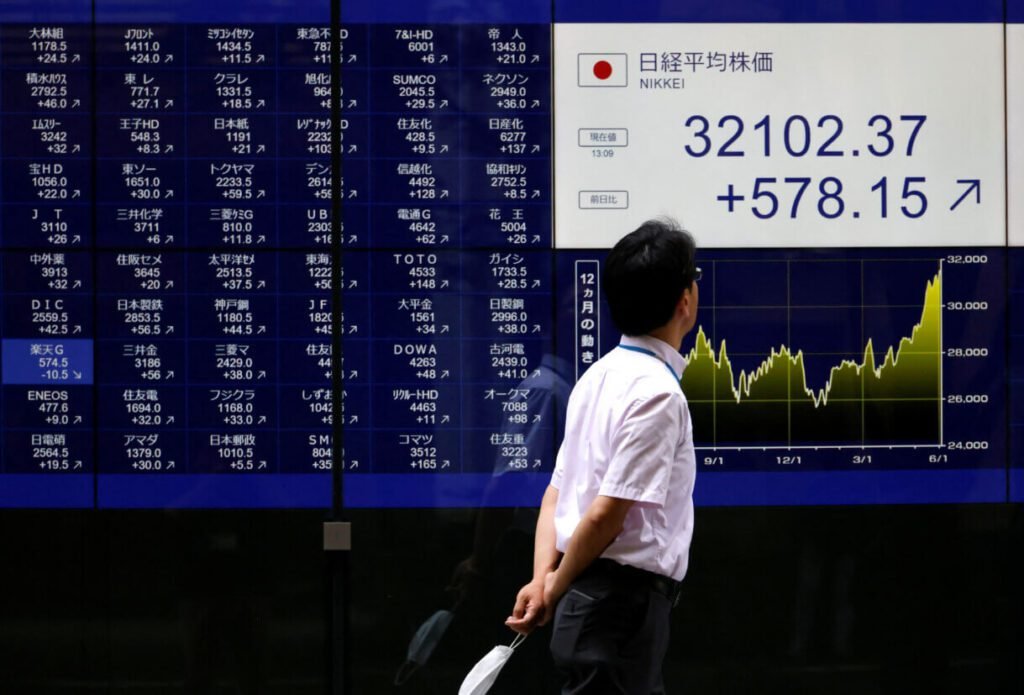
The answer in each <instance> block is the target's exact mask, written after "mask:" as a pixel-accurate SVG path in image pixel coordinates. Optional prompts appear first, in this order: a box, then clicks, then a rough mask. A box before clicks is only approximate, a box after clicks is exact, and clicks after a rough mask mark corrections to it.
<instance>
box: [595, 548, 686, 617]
mask: <svg viewBox="0 0 1024 695" xmlns="http://www.w3.org/2000/svg"><path fill="white" fill-rule="evenodd" d="M590 574H601V575H605V576H612V577H616V578H621V579H625V580H627V581H630V582H636V583H637V584H638V585H640V586H645V587H647V588H649V589H651V590H652V591H656V592H658V593H659V594H661V595H662V596H664V597H665V598H667V599H668V600H669V602H671V604H672V606H673V607H675V606H677V605H679V594H680V593H681V589H682V586H683V583H682V582H677V581H676V580H675V579H672V578H670V577H666V576H665V575H663V574H657V573H656V572H650V571H648V570H644V569H640V568H639V567H633V566H632V565H622V564H619V563H618V562H615V560H609V559H608V558H604V557H599V558H598V559H596V560H594V562H592V563H591V564H590V567H588V568H587V569H586V570H584V572H583V574H582V575H580V576H581V577H585V576H587V575H590Z"/></svg>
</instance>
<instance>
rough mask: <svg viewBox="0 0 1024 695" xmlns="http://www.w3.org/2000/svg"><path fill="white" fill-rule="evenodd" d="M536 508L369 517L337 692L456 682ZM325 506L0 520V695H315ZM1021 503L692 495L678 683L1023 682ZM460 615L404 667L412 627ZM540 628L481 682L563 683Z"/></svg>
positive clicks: (326, 655) (526, 566) (935, 687)
mask: <svg viewBox="0 0 1024 695" xmlns="http://www.w3.org/2000/svg"><path fill="white" fill-rule="evenodd" d="M533 515H534V512H533V511H532V510H509V509H500V510H486V511H484V512H482V513H481V512H477V511H474V510H386V511H383V510H382V511H359V512H357V513H356V512H353V513H352V514H351V516H350V518H351V520H352V521H353V523H354V537H355V540H354V550H353V552H352V553H351V555H350V565H351V573H350V587H349V588H350V591H349V594H348V596H347V597H346V599H345V600H344V601H343V602H342V603H341V606H342V607H344V608H346V609H347V610H348V615H349V624H350V632H349V635H350V641H349V645H350V651H349V654H348V658H347V660H346V666H347V669H348V673H349V677H350V680H351V688H350V690H349V691H348V692H351V693H357V694H358V695H375V694H376V693H403V692H404V693H426V694H430V693H454V692H456V691H457V689H458V685H459V683H460V682H461V679H462V677H463V675H464V674H465V673H466V671H468V670H469V668H470V667H471V666H472V664H473V663H474V662H475V661H476V660H477V659H478V658H480V657H481V656H483V654H484V653H485V652H486V651H488V650H489V649H490V648H491V647H492V646H494V645H495V644H497V643H500V642H505V643H507V642H508V641H509V639H510V637H511V633H508V632H507V631H506V630H505V629H504V628H503V626H502V625H501V623H502V620H503V619H504V617H505V616H506V615H507V613H508V612H509V610H510V609H511V605H512V601H513V598H514V595H515V592H516V590H517V589H518V588H519V586H520V584H521V583H523V582H524V581H526V580H527V579H528V578H529V577H528V575H529V573H530V571H531V570H530V567H531V552H532V550H531V547H532V538H531V537H530V535H529V533H527V529H529V528H530V527H531V526H532V523H533ZM324 517H325V515H324V513H322V512H310V511H278V512H256V511H238V512H188V513H180V512H158V511H146V512H111V511H87V512H71V511H38V512H35V511H32V512H28V511H4V512H0V558H2V571H0V692H2V693H5V695H6V694H7V693H12V694H20V693H60V694H63V693H189V695H191V694H193V693H218V694H219V693H225V694H227V693H231V694H234V693H242V694H245V695H248V694H250V693H282V694H283V693H289V694H299V695H302V694H305V693H324V692H326V691H327V683H328V679H327V674H328V671H329V668H330V666H331V665H332V664H333V662H334V660H335V659H337V658H339V654H337V653H335V650H333V649H332V648H329V647H328V642H329V637H330V635H331V633H330V631H329V623H330V616H331V614H332V611H331V605H332V604H331V598H330V597H331V595H332V594H331V592H330V586H331V576H330V572H331V570H330V569H329V568H330V567H335V566H337V563H329V560H328V556H327V555H326V554H325V553H324V552H323V551H322V549H321V538H322V529H321V524H322V522H323V520H324ZM1022 541H1024V514H1022V507H1021V506H1019V505H1016V506H1015V505H979V506H957V507H950V506H915V507H829V508H810V507H802V508H734V509H698V510H697V526H696V532H695V535H694V542H693V547H692V552H691V564H690V571H689V574H688V576H687V578H686V582H685V590H684V593H683V597H682V601H681V604H680V606H679V607H678V608H677V609H676V611H675V612H674V614H673V639H672V645H671V647H670V650H669V656H668V659H667V661H666V665H665V672H666V685H667V688H668V692H669V694H670V695H671V694H672V693H716V694H717V693H754V692H756V693H775V692H778V693H823V694H825V693H828V694H830V695H831V694H835V693H840V694H841V693H864V692H871V693H873V692H880V693H889V692H892V693H897V692H899V693H945V692H950V693H953V692H957V693H960V692H970V693H972V695H979V694H981V693H1020V692H1024V673H1022V655H1024V640H1022V633H1024V629H1022V625H1024V615H1022V603H1024V601H1022V598H1024V572H1022V567H1024V542H1022ZM439 609H454V610H455V618H454V619H453V621H452V623H451V625H450V627H449V628H448V630H447V631H446V632H445V633H444V635H443V637H442V639H441V640H440V642H439V643H438V645H437V647H436V649H435V651H434V652H433V654H432V655H431V657H430V659H429V660H428V661H427V663H426V665H424V666H422V667H421V668H419V669H416V670H414V671H413V672H412V673H411V675H410V676H409V677H408V679H407V680H406V681H405V683H404V685H403V686H401V687H397V686H395V685H394V679H395V675H396V673H397V672H398V670H399V668H400V667H401V666H402V663H403V661H404V660H405V658H406V650H407V647H408V645H409V642H410V639H411V638H412V636H413V634H414V633H415V631H416V629H417V627H418V626H419V625H420V624H421V623H422V622H423V621H425V620H426V619H427V618H428V617H429V616H430V615H431V614H433V613H434V612H435V611H437V610H439ZM546 640H547V634H546V633H545V631H542V632H538V633H536V634H534V635H533V636H531V638H530V639H528V640H527V642H526V643H525V644H524V646H523V647H522V648H521V649H520V651H518V652H517V653H516V654H515V656H514V657H513V659H512V660H511V661H510V663H509V665H508V666H507V667H506V669H505V671H504V672H503V674H502V677H501V679H500V680H499V683H498V685H497V686H496V688H495V691H494V692H497V693H524V692H526V693H531V694H535V695H540V694H542V693H554V692H557V679H556V677H555V674H553V673H552V667H551V664H550V660H549V658H548V656H547V643H546Z"/></svg>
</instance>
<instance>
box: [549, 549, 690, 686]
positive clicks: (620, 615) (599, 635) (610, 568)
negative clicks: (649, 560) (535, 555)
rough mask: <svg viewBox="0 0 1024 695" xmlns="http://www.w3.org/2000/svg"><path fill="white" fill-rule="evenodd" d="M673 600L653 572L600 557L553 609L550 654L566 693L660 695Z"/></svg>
mask: <svg viewBox="0 0 1024 695" xmlns="http://www.w3.org/2000/svg"><path fill="white" fill-rule="evenodd" d="M671 609H672V603H671V601H670V599H669V598H668V597H667V596H665V595H664V593H661V592H659V591H656V590H655V589H654V588H653V587H652V586H651V582H650V581H649V575H646V574H645V573H642V572H639V571H636V570H632V568H622V567H621V566H619V565H616V564H615V563H612V562H610V561H607V560H598V561H597V562H596V563H595V564H594V565H592V566H591V567H590V568H589V569H588V570H587V571H586V572H584V573H583V574H582V575H581V576H580V577H579V578H578V579H577V580H576V581H575V582H573V583H572V585H571V587H570V588H569V591H568V592H567V593H566V594H565V596H563V597H562V600H561V601H560V602H559V603H558V607H557V609H556V610H555V618H554V624H553V632H552V636H551V655H552V657H553V658H554V661H555V666H556V667H558V669H559V671H560V672H561V673H562V675H563V676H564V677H565V681H564V685H563V687H562V695H658V694H661V693H664V692H665V690H664V686H663V684H662V680H661V666H662V662H663V661H664V660H665V651H666V650H667V649H668V637H669V612H670V611H671Z"/></svg>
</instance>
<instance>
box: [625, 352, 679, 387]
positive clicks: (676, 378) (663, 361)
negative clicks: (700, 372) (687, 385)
mask: <svg viewBox="0 0 1024 695" xmlns="http://www.w3.org/2000/svg"><path fill="white" fill-rule="evenodd" d="M619 347H620V348H622V349H623V350H632V351H633V352H639V353H642V354H644V355H650V356H651V357H653V358H654V359H656V360H658V361H659V362H661V363H662V364H664V365H665V369H667V370H668V373H669V374H671V375H672V378H673V379H675V380H676V381H679V377H677V376H676V372H675V370H674V369H672V365H670V364H669V363H668V362H666V361H665V360H663V359H661V358H660V357H658V355H657V353H655V352H654V350H648V349H647V348H642V347H637V346H636V345H622V344H621V343H620V344H619Z"/></svg>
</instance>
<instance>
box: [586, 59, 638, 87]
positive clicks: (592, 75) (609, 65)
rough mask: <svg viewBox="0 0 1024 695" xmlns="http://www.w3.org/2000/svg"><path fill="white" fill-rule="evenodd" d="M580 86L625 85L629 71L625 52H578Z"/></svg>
mask: <svg viewBox="0 0 1024 695" xmlns="http://www.w3.org/2000/svg"><path fill="white" fill-rule="evenodd" d="M577 61H578V66H579V73H578V76H579V77H578V84H579V86H580V87H625V86H626V83H627V77H628V76H629V71H628V70H627V69H626V54H625V53H579V54H577Z"/></svg>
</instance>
